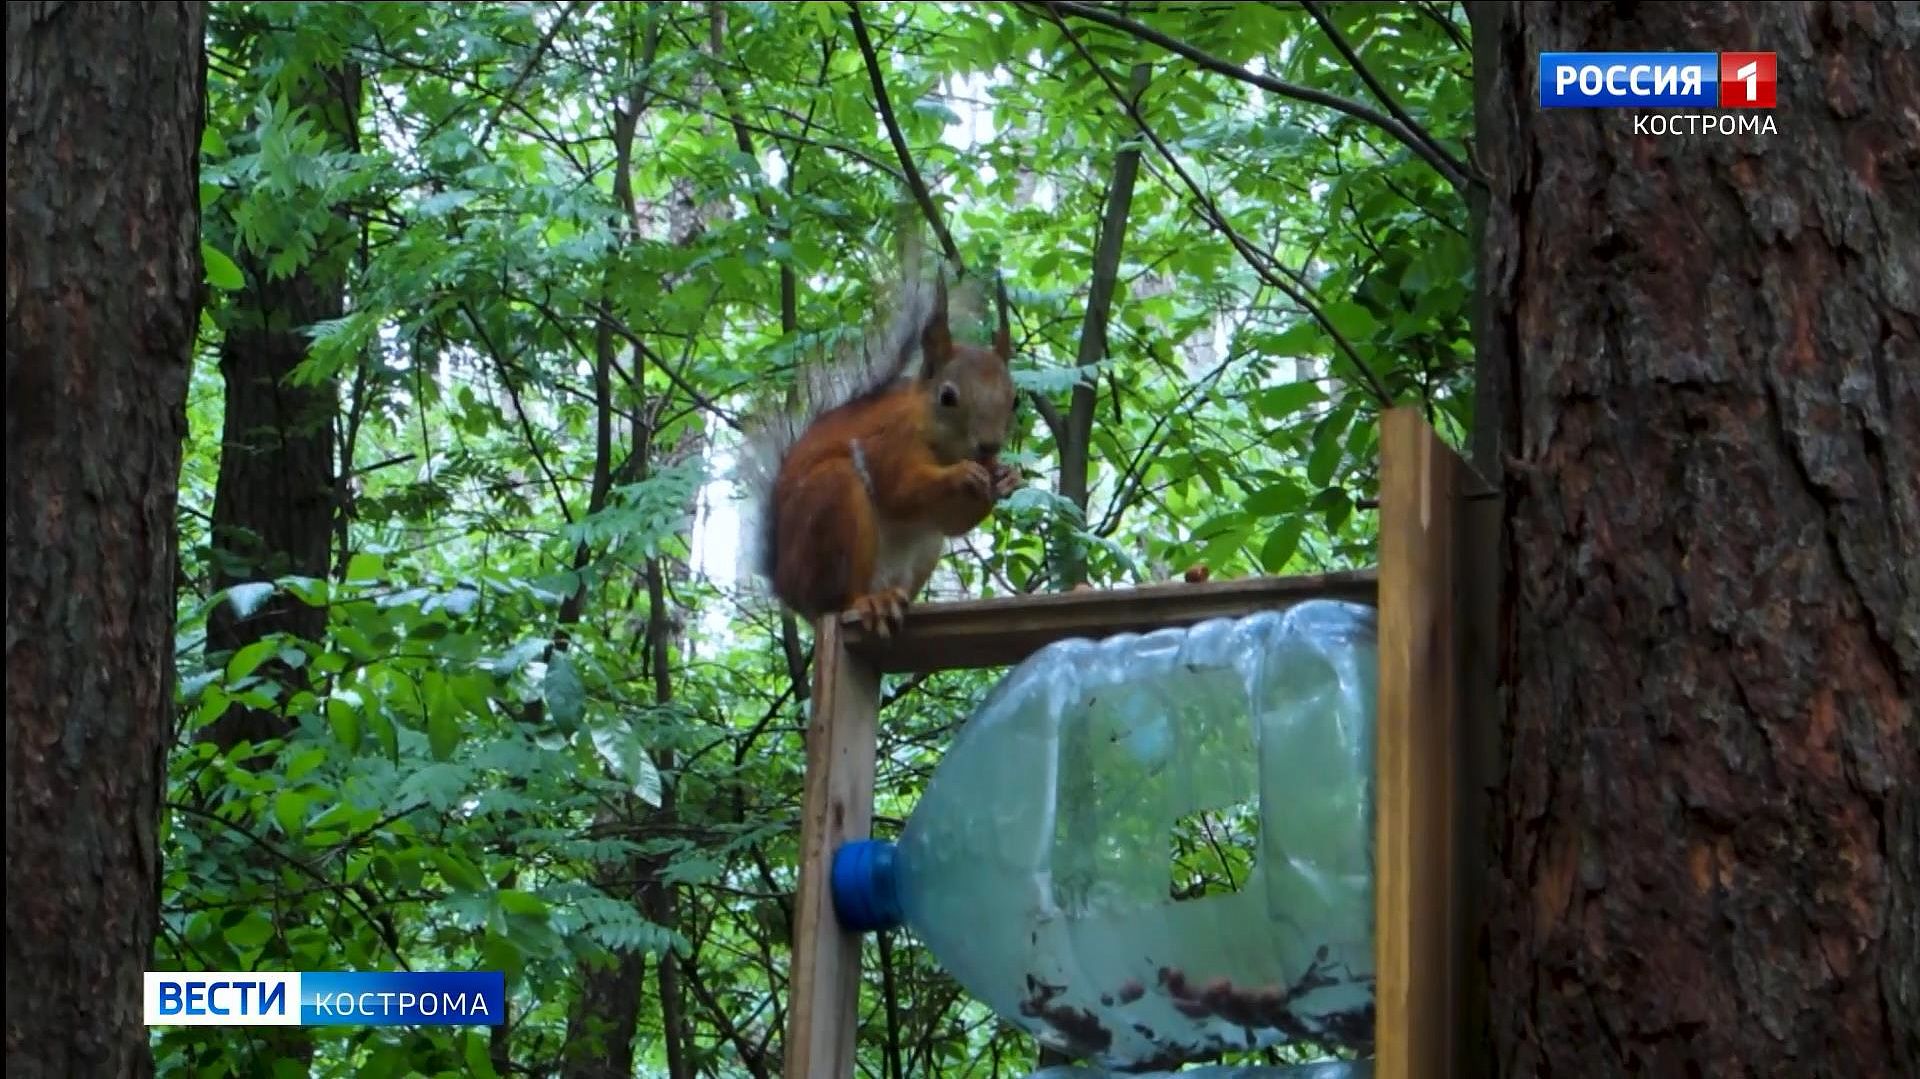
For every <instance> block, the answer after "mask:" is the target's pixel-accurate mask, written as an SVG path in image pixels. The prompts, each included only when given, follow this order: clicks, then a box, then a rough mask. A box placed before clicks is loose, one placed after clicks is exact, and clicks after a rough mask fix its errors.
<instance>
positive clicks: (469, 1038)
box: [461, 1030, 500, 1079]
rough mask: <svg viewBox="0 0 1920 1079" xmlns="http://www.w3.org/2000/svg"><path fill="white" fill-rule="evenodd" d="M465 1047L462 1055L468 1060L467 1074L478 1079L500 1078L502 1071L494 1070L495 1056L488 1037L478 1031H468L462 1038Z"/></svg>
mask: <svg viewBox="0 0 1920 1079" xmlns="http://www.w3.org/2000/svg"><path fill="white" fill-rule="evenodd" d="M461 1041H462V1044H463V1045H464V1049H463V1050H462V1052H461V1056H463V1057H464V1058H465V1059H466V1062H467V1074H468V1075H471V1076H476V1077H477V1079H500V1073H499V1072H497V1071H494V1070H493V1057H492V1055H491V1054H490V1053H489V1050H488V1039H487V1037H486V1036H485V1035H483V1034H481V1033H480V1032H478V1031H473V1030H470V1031H467V1032H466V1033H465V1034H464V1035H463V1036H462V1038H461Z"/></svg>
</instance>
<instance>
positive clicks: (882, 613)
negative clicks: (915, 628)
mask: <svg viewBox="0 0 1920 1079" xmlns="http://www.w3.org/2000/svg"><path fill="white" fill-rule="evenodd" d="M851 610H852V611H853V613H854V614H855V615H857V616H858V617H859V619H860V628H861V629H864V630H866V631H867V632H868V633H871V634H873V635H874V636H876V637H879V638H880V639H881V640H885V639H887V638H888V637H891V636H893V635H894V633H896V632H897V631H898V630H899V629H900V625H901V623H903V622H905V621H906V618H907V593H906V590H904V589H900V588H889V589H887V590H886V591H884V592H869V593H867V594H866V595H864V596H861V597H860V598H859V599H856V600H854V601H853V605H852V608H851Z"/></svg>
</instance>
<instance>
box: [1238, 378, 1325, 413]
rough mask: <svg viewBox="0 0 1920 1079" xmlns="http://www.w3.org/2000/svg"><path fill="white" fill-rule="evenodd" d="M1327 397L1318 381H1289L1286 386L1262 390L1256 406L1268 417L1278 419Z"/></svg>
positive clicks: (1255, 398) (1256, 399)
mask: <svg viewBox="0 0 1920 1079" xmlns="http://www.w3.org/2000/svg"><path fill="white" fill-rule="evenodd" d="M1326 398H1327V395H1326V394H1325V393H1324V392H1322V391H1321V389H1320V386H1319V385H1318V384H1317V383H1313V382H1289V383H1287V384H1286V385H1284V386H1275V387H1273V388H1271V389H1265V390H1261V391H1260V392H1259V393H1258V394H1257V395H1255V397H1254V407H1255V408H1258V409H1259V410H1260V414H1261V415H1263V416H1265V417H1267V418H1268V419H1271V420H1277V419H1281V418H1282V417H1286V416H1291V415H1293V414H1294V413H1295V412H1298V411H1300V410H1301V409H1303V408H1306V407H1307V406H1308V405H1311V404H1313V403H1315V402H1317V401H1324V400H1326Z"/></svg>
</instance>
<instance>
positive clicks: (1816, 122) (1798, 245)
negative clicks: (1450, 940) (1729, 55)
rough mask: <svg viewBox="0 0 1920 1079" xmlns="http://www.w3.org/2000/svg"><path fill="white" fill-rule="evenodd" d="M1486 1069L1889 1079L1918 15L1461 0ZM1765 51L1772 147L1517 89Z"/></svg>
mask: <svg viewBox="0 0 1920 1079" xmlns="http://www.w3.org/2000/svg"><path fill="white" fill-rule="evenodd" d="M1472 16H1473V19H1474V25H1475V33H1476V37H1477V38H1478V39H1479V40H1478V45H1479V60H1480V62H1479V63H1478V65H1477V66H1478V67H1479V69H1480V70H1479V75H1478V82H1479V86H1478V98H1479V101H1478V118H1477V119H1478V126H1479V137H1478V147H1477V149H1478V154H1477V156H1478V158H1479V162H1480V164H1481V166H1482V167H1483V168H1484V169H1485V170H1486V171H1487V172H1488V173H1489V175H1490V178H1491V191H1490V193H1489V194H1490V197H1489V200H1488V205H1487V209H1486V227H1485V235H1484V241H1483V242H1484V251H1483V253H1482V255H1483V272H1484V275H1485V276H1484V279H1483V281H1484V286H1485V287H1486V289H1487V290H1488V297H1487V299H1486V306H1485V308H1484V316H1485V318H1486V320H1487V325H1486V329H1487V331H1488V332H1487V336H1486V338H1485V339H1484V345H1485V352H1484V355H1483V357H1482V362H1483V368H1482V377H1483V378H1484V379H1486V380H1487V392H1486V396H1485V401H1486V402H1487V404H1488V406H1489V408H1490V410H1491V411H1490V414H1489V415H1488V416H1486V417H1485V418H1486V419H1487V420H1489V421H1490V422H1491V423H1492V424H1493V425H1494V427H1493V429H1491V430H1490V431H1489V432H1488V437H1486V438H1484V439H1483V440H1482V442H1481V455H1482V456H1483V457H1485V458H1488V459H1496V460H1499V461H1501V462H1503V463H1504V471H1505V473H1506V475H1505V479H1504V487H1505V497H1506V518H1507V534H1506V539H1505V547H1506V550H1505V552H1504V557H1505V559H1506V560H1507V566H1508V568H1507V580H1506V596H1505V600H1504V603H1505V612H1504V614H1505V625H1504V627H1503V634H1504V637H1505V639H1506V641H1507V642H1508V643H1507V646H1506V647H1507V653H1506V655H1505V656H1504V657H1503V668H1504V669H1503V672H1502V680H1503V682H1504V683H1505V688H1506V692H1507V694H1508V696H1507V704H1506V706H1505V719H1506V724H1507V730H1506V738H1507V745H1506V747H1505V752H1504V758H1505V765H1506V768H1507V775H1506V776H1505V780H1504V784H1503V787H1502V790H1501V798H1500V801H1499V810H1498V813H1497V815H1496V818H1495V820H1494V828H1495V837H1494V845H1495V848H1496V849H1495V850H1494V851H1493V852H1492V857H1493V860H1494V864H1493V866H1492V867H1491V868H1492V881H1491V890H1492V891H1491V901H1492V909H1491V912H1490V916H1489V933H1490V948H1491V952H1490V961H1491V972H1490V978H1491V991H1492V999H1491V1002H1490V1003H1491V1008H1490V1012H1491V1016H1492V1024H1493V1027H1492V1031H1491V1036H1492V1039H1493V1047H1494V1050H1495V1053H1496V1056H1497V1059H1498V1061H1499V1064H1500V1074H1502V1075H1506V1076H1527V1077H1531V1076H1581V1077H1582V1079H1587V1077H1593V1079H1604V1077H1608V1076H1627V1075H1633V1076H1640V1075H1652V1076H1667V1075H1673V1076H1690V1075H1704V1076H1773V1075H1778V1076H1792V1077H1794V1079H1809V1077H1815V1076H1833V1077H1836V1079H1838V1077H1847V1079H1853V1077H1864V1076H1896V1075H1915V1074H1920V958H1917V957H1920V931H1917V930H1916V925H1917V924H1920V921H1917V919H1920V906H1917V905H1916V900H1917V899H1920V817H1917V816H1916V806H1915V791H1916V782H1917V781H1920V736H1917V735H1916V732H1915V719H1914V717H1915V689H1916V685H1920V607H1917V606H1916V604H1917V602H1920V287H1917V286H1916V282H1920V153H1916V121H1915V116H1916V115H1920V59H1916V57H1920V17H1917V16H1916V14H1915V8H1914V7H1913V5H1911V4H1894V3H1878V4H1874V3H1849V4H1803V3H1794V4H1778V5H1773V4H1766V5H1762V4H1736V3H1692V4H1627V3H1616V4H1571V3H1534V4H1529V5H1527V6H1525V7H1524V8H1523V7H1521V6H1520V5H1518V4H1511V3H1499V4H1477V5H1473V6H1472ZM1648 48H1697V49H1727V50H1734V49H1760V50H1773V51H1776V52H1777V53H1778V57H1779V84H1778V107H1777V108H1776V109H1775V110H1773V112H1772V113H1771V116H1772V119H1773V122H1774V124H1775V125H1776V127H1777V133H1776V134H1744V135H1742V134H1729V135H1721V134H1712V135H1684V136H1679V137H1672V136H1669V137H1659V136H1655V135H1646V134H1636V133H1635V131H1634V128H1633V122H1634V121H1633V114H1632V113H1631V112H1629V111H1626V110H1577V111H1576V110H1562V111H1552V112H1544V111H1542V110H1540V109H1538V108H1537V99H1538V90H1537V86H1538V84H1537V81H1536V78H1537V76H1536V68H1537V64H1538V56H1539V54H1540V52H1541V51H1543V50H1609V49H1648Z"/></svg>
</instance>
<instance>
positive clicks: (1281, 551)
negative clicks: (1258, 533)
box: [1260, 516, 1307, 574]
mask: <svg viewBox="0 0 1920 1079" xmlns="http://www.w3.org/2000/svg"><path fill="white" fill-rule="evenodd" d="M1306 527H1307V521H1306V518H1305V517H1301V516H1293V517H1289V518H1287V519H1286V520H1284V521H1282V522H1280V524H1279V525H1278V526H1277V527H1275V528H1274V530H1273V531H1272V532H1270V533H1268V534H1267V542H1266V543H1264V544H1261V546H1260V570H1261V572H1263V573H1271V574H1278V573H1281V572H1282V571H1284V570H1285V569H1286V567H1287V561H1288V560H1289V559H1291V558H1292V557H1293V553H1294V552H1295V551H1297V550H1299V549H1300V533H1302V532H1303V531H1305V530H1306Z"/></svg>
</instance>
